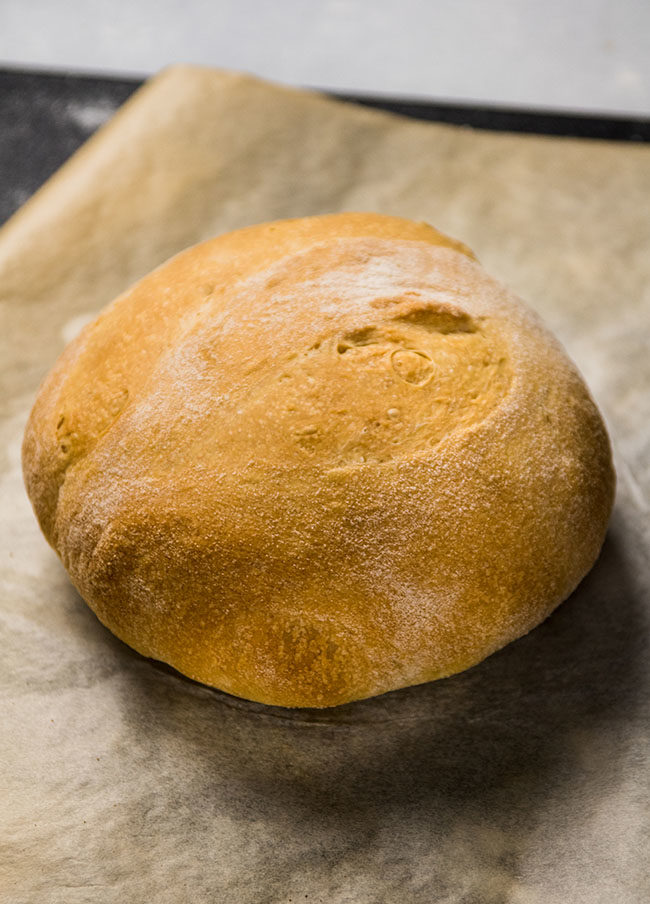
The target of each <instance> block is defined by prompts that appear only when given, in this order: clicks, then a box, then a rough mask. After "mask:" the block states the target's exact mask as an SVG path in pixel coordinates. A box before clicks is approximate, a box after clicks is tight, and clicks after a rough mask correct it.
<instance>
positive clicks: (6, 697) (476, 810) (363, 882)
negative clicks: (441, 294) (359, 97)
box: [0, 67, 650, 904]
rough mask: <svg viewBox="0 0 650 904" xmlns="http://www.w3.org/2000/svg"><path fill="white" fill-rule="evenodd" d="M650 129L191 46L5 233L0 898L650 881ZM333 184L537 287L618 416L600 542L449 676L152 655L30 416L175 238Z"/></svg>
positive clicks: (575, 893)
mask: <svg viewBox="0 0 650 904" xmlns="http://www.w3.org/2000/svg"><path fill="white" fill-rule="evenodd" d="M649 203H650V148H648V147H643V146H633V145H622V144H607V143H598V142H587V141H576V140H565V139H547V138H541V137H530V136H512V135H508V134H492V133H487V132H480V133H479V132H472V131H469V130H465V129H461V128H456V127H449V126H443V125H432V124H423V123H417V122H413V121H407V120H402V119H399V118H397V117H393V116H391V115H388V114H381V113H377V112H371V111H368V110H362V109H360V108H356V107H352V106H346V105H343V104H339V103H336V102H333V101H330V100H326V99H324V98H322V97H319V96H316V95H313V94H308V93H300V92H293V91H290V90H286V89H281V88H278V87H273V86H270V85H268V84H265V83H263V82H260V81H257V80H255V79H252V78H249V77H243V76H240V75H234V74H229V73H224V72H219V71H214V70H209V69H200V68H189V67H177V68H172V69H169V70H167V71H165V72H164V73H162V74H161V75H159V76H158V77H157V78H155V79H153V80H152V81H151V82H150V83H149V84H148V85H147V86H145V87H144V88H143V89H142V90H141V91H140V92H139V93H137V94H136V95H135V96H134V97H133V98H132V99H131V100H130V101H129V102H128V103H127V105H126V107H125V108H123V110H121V111H120V112H119V113H118V115H117V116H116V117H115V118H114V120H113V121H112V122H111V123H110V124H109V125H108V126H107V127H105V128H104V129H103V130H101V131H100V132H99V133H98V134H97V135H96V136H94V137H93V138H92V139H91V140H90V141H89V142H88V144H87V145H86V146H85V147H84V148H83V149H82V150H81V151H80V152H79V153H78V154H77V155H76V156H75V157H74V158H73V159H72V160H71V161H70V162H69V163H68V164H67V165H66V166H65V167H64V168H63V169H62V170H61V171H60V172H59V173H58V174H57V175H56V176H55V177H54V178H53V179H52V180H51V181H50V182H49V183H48V184H46V186H45V187H44V188H43V189H42V190H41V191H40V192H39V193H38V194H37V195H36V196H35V197H34V198H33V199H32V200H31V201H30V202H29V203H28V204H27V205H26V207H25V208H24V209H23V210H22V211H21V212H19V214H18V215H16V216H15V217H14V218H13V220H11V221H9V223H8V224H7V225H6V226H5V227H4V229H3V230H2V231H0V296H1V300H2V302H3V311H4V313H3V318H4V319H3V321H2V329H1V331H0V332H1V335H0V341H1V342H2V359H1V363H2V379H3V387H4V388H3V391H2V404H3V407H4V409H5V410H4V420H3V426H2V431H3V432H2V437H1V445H0V454H1V455H2V456H3V458H2V486H1V499H2V516H1V518H0V530H1V533H2V542H1V547H0V548H1V550H2V573H1V578H2V598H1V599H2V609H1V612H0V618H1V620H2V656H1V657H0V673H1V681H2V692H1V693H2V698H1V705H2V715H1V718H2V722H1V736H0V757H1V764H2V803H1V812H0V826H1V828H0V843H1V845H2V853H1V857H2V866H1V867H0V869H1V872H0V899H1V900H2V901H3V902H4V901H7V902H11V904H23V902H30V904H31V902H39V904H43V902H56V904H59V902H61V904H80V902H93V904H94V902H102V904H104V902H106V904H112V902H116V904H117V902H119V904H123V902H156V904H167V902H169V904H179V902H207V901H209V902H225V904H229V902H233V904H234V902H236V904H247V902H251V904H253V902H254V904H260V902H290V901H292V902H298V901H309V902H328V904H339V902H340V904H343V902H384V901H385V902H427V904H431V902H466V904H469V902H480V904H486V902H487V904H489V902H494V904H500V902H508V904H510V902H513V904H514V902H517V904H519V902H521V904H523V902H526V904H528V902H544V904H554V902H557V904H560V902H561V904H565V902H568V901H571V902H574V904H579V902H589V904H594V902H603V904H613V902H625V904H630V902H642V901H643V902H645V901H647V900H648V897H649V896H650V883H649V881H648V866H647V862H648V835H649V820H648V802H649V795H648V791H649V787H648V739H649V736H650V718H649V715H650V714H649V712H648V709H649V708H648V690H649V688H650V668H649V661H650V631H649V624H648V623H649V608H650V606H649V599H650V596H649V593H650V563H649V560H648V549H649V547H650V542H649V540H650V538H649V533H650V530H649V518H650V504H649V502H648V498H649V495H648V494H649V490H650V426H649V425H650V392H649V389H650V348H649V345H648V343H649V340H650V330H649V328H648V327H649V321H650V294H649V287H650V241H649V240H650V214H649ZM337 210H376V211H381V212H385V213H392V214H400V215H404V216H407V217H412V218H414V219H425V220H428V221H430V222H431V223H433V224H434V225H436V226H438V227H439V228H441V229H443V230H444V231H446V232H449V233H451V234H452V235H456V236H458V237H460V238H462V239H463V240H464V241H466V242H467V243H468V244H470V245H471V246H472V247H473V248H474V250H475V251H476V253H477V254H478V256H479V258H480V259H481V260H482V262H483V263H484V265H485V266H486V268H487V269H488V270H489V271H490V272H492V273H493V274H494V275H495V276H497V277H499V278H501V279H502V280H504V281H505V282H507V283H509V284H510V285H511V286H512V287H514V289H515V290H516V291H518V292H519V293H520V294H521V295H522V296H523V297H524V298H526V299H527V300H528V301H529V302H530V303H531V304H532V305H533V306H534V307H536V308H537V309H538V310H539V312H540V313H541V314H542V316H543V317H544V318H545V319H546V321H547V323H548V324H549V325H550V327H551V328H552V329H553V330H554V331H555V332H556V333H557V334H558V335H559V337H560V338H561V339H562V341H563V342H564V343H565V345H566V346H567V348H568V350H569V352H570V353H571V355H572V356H573V357H574V359H575V360H576V361H577V363H578V364H579V366H580V367H581V369H582V370H583V372H584V374H585V376H586V378H587V380H588V382H589V384H590V386H591V387H592V390H593V392H594V395H595V396H596V398H597V400H598V402H599V404H600V405H601V408H602V410H603V411H604V414H605V416H606V419H607V420H608V423H609V426H610V430H611V434H612V437H613V442H614V445H615V452H616V463H617V469H618V474H619V489H618V500H617V505H616V509H615V514H614V517H613V520H612V524H611V529H610V531H609V534H608V539H607V541H606V543H605V547H604V550H603V553H602V556H601V558H600V560H599V562H598V563H597V565H596V567H595V568H594V570H593V571H592V573H591V574H590V575H589V576H588V577H587V578H586V580H585V581H584V582H583V584H582V585H581V586H580V588H579V589H578V590H577V591H576V593H575V594H574V595H573V597H572V598H571V599H570V600H569V601H568V602H567V603H565V604H564V605H563V606H561V607H560V609H559V610H558V611H557V612H556V613H555V614H554V615H553V616H552V617H551V618H550V619H549V620H548V621H547V622H546V623H545V624H544V625H543V626H541V627H540V628H538V629H537V630H535V631H534V632H533V633H532V634H530V635H529V636H528V637H526V638H524V639H523V640H521V641H518V642H517V643H515V644H513V645H511V646H510V647H508V648H506V649H505V650H503V651H502V652H501V653H499V654H497V655H495V656H493V657H491V658H490V659H488V660H487V661H486V662H484V663H483V664H481V665H480V666H478V667H476V668H474V669H472V670H470V671H468V672H466V673H464V674H462V675H459V676H457V677H454V678H451V679H448V680H445V681H440V682H436V683H433V684H429V685H424V686H421V687H416V688H411V689H407V690H404V691H399V692H396V693H393V694H389V695H386V696H384V697H380V698H376V699H374V700H370V701H367V702H363V703H358V704H352V705H348V706H344V707H341V708H338V709H335V710H330V711H324V712H309V711H307V712H304V711H303V712H300V711H288V710H281V709H273V708H270V707H265V706H261V705H256V704H251V703H247V702H245V701H240V700H237V699H234V698H232V697H228V696H227V695H225V694H220V693H218V692H215V691H211V690H209V689H207V688H203V687H201V686H199V685H196V684H193V683H192V682H190V681H188V680H185V679H183V678H182V677H180V676H178V675H177V674H175V673H174V672H172V671H171V670H170V669H167V668H165V667H163V666H161V665H158V664H155V663H152V662H150V661H148V660H145V659H143V658H141V657H140V656H138V655H137V654H136V653H134V652H133V651H131V650H130V649H128V648H127V647H125V646H124V645H122V644H121V643H120V642H119V641H118V640H116V639H115V638H114V637H113V636H112V635H111V634H109V632H108V631H107V630H105V629H104V628H103V627H102V626H101V625H100V624H99V622H98V621H97V620H96V619H95V617H94V616H93V615H92V613H91V612H90V610H88V609H87V608H86V606H85V605H84V604H83V602H82V601H81V600H80V598H79V597H78V595H77V594H76V593H75V591H74V590H73V588H72V587H71V585H70V584H69V582H68V580H67V578H66V574H65V572H64V570H63V568H62V566H61V565H60V564H59V562H58V560H57V558H56V556H55V554H54V553H53V552H52V551H51V550H50V549H49V547H48V546H47V545H46V543H45V541H44V540H43V538H42V537H41V535H40V533H39V531H38V527H37V525H36V521H35V519H34V517H33V515H32V512H31V509H30V506H29V503H28V501H27V499H26V497H25V494H24V491H23V488H22V481H21V476H20V467H19V450H20V441H21V435H22V430H23V426H24V422H25V419H26V415H27V411H28V408H29V406H30V405H31V403H32V401H33V398H34V394H35V391H36V388H37V385H38V382H39V380H40V379H41V378H42V377H43V375H44V374H45V373H46V371H47V370H48V369H49V368H50V366H51V365H52V363H53V361H54V359H55V357H56V356H57V355H58V353H59V352H60V351H61V349H62V347H63V345H64V342H65V341H66V340H68V339H69V338H71V336H72V335H73V334H74V333H75V332H76V331H77V330H78V329H79V328H80V326H81V324H82V323H83V322H84V321H85V320H86V319H87V318H89V317H91V316H92V315H94V314H95V313H96V312H97V311H98V309H99V308H100V307H101V306H102V305H103V304H104V303H106V302H108V301H109V300H111V298H112V297H113V296H114V295H115V294H116V293H118V292H119V291H121V290H122V289H123V288H125V287H126V286H127V285H128V284H129V283H130V282H132V281H133V280H134V279H135V278H136V277H138V276H140V275H141V274H143V273H145V272H146V271H148V270H149V269H151V268H152V267H153V266H155V265H156V264H158V263H159V262H161V261H162V260H164V259H165V258H166V257H167V256H168V255H170V254H171V253H173V252H175V251H177V250H179V249H181V248H182V247H184V246H186V245H188V244H190V243H192V242H194V241H196V240H199V239H201V238H203V237H207V236H210V235H213V234H215V233H218V232H220V231H223V230H226V229H232V228H235V227H238V226H243V225H246V224H250V223H254V222H258V221H262V220H268V219H272V218H276V217H285V216H302V215H306V214H314V213H321V212H329V211H337Z"/></svg>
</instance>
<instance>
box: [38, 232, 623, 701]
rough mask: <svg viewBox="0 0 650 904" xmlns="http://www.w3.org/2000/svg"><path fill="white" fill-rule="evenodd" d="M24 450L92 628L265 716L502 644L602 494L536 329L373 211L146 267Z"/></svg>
mask: <svg viewBox="0 0 650 904" xmlns="http://www.w3.org/2000/svg"><path fill="white" fill-rule="evenodd" d="M23 462H24V474H25V481H26V486H27V490H28V492H29V495H30V498H31V500H32V503H33V505H34V509H35V511H36V514H37V516H38V519H39V522H40V524H41V527H42V529H43V532H44V534H45V536H46V537H47V539H48V541H49V542H50V543H51V544H52V546H53V547H54V549H55V550H56V551H57V553H58V554H59V555H60V557H61V559H62V561H63V563H64V565H65V567H66V569H67V570H68V572H69V574H70V577H71V579H72V581H73V583H74V584H75V586H76V587H77V588H78V590H79V592H80V593H81V594H82V596H83V597H84V599H85V600H86V601H87V602H88V604H89V606H90V607H91V608H92V609H93V610H94V612H95V613H96V614H97V616H98V617H99V619H100V620H101V621H102V622H103V623H104V624H105V625H106V626H108V628H110V630H111V631H113V632H114V633H115V634H116V635H117V636H118V637H120V638H121V639H122V640H123V641H125V642H126V643H127V644H129V645H130V646H131V647H133V648H135V649H136V650H138V651H139V652H140V653H142V654H144V655H145V656H150V657H153V658H155V659H159V660H163V661H164V662H166V663H169V664H170V665H172V666H174V667H175V668H176V669H178V670H179V671H180V672H182V673H183V674H185V675H188V676H190V677H191V678H194V679H196V680H198V681H201V682H204V683H205V684H209V685H212V686H214V687H217V688H220V689H222V690H224V691H227V692H229V693H231V694H236V695H237V696H240V697H245V698H248V699H251V700H256V701H260V702H264V703H269V704H277V705H280V706H290V707H304V706H311V707H325V706H332V705H335V704H340V703H344V702H347V701H351V700H356V699H360V698H364V697H369V696H373V695H375V694H380V693H383V692H385V691H389V690H392V689H395V688H400V687H404V686H407V685H411V684H418V683H421V682H425V681H430V680H432V679H435V678H441V677H444V676H448V675H451V674H453V673H455V672H458V671H460V670H462V669H466V668H468V667H469V666H472V665H474V664H475V663H478V662H479V661H480V660H482V659H483V658H484V657H486V656H488V655H489V654H490V653H492V652H493V651H495V650H497V649H499V648H500V647H502V646H503V645H504V644H507V643H508V642H509V641H512V640H514V639H515V638H517V637H520V636H521V635H523V634H525V633H526V632H527V631H529V630H530V629H531V628H533V627H534V626H535V625H537V624H539V622H541V621H542V620H543V619H544V618H546V616H547V615H548V614H549V613H550V612H551V611H552V610H553V609H554V608H555V607H556V606H557V605H558V604H559V603H560V602H561V601H562V600H564V599H565V598H566V597H567V596H568V594H570V593H571V591H572V590H573V589H574V587H575V586H576V585H577V583H578V582H579V581H580V580H581V578H582V577H583V576H584V575H585V573H586V572H587V571H588V569H589V568H590V567H591V565H592V564H593V562H594V560H595V559H596V556H597V555H598V551H599V549H600V547H601V544H602V541H603V537H604V533H605V529H606V525H607V521H608V517H609V514H610V510H611V506H612V499H613V492H614V473H613V468H612V462H611V454H610V447H609V441H608V438H607V434H606V431H605V428H604V426H603V422H602V420H601V417H600V415H599V413H598V410H597V408H596V406H595V405H594V402H593V401H592V399H591V397H590V395H589V392H588V390H587V388H586V387H585V384H584V382H583V381H582V379H581V377H580V375H579V374H578V372H577V370H576V368H575V367H574V365H573V364H572V363H571V361H570V360H569V359H568V358H567V356H566V354H565V352H564V351H563V350H562V348H561V346H560V345H559V343H558V342H557V341H556V340H555V339H554V338H553V337H552V336H551V335H550V334H549V332H548V331H547V330H546V329H545V328H544V326H543V325H542V323H541V322H540V320H539V319H538V317H537V316H536V315H535V314H533V313H532V312H531V311H530V310H529V309H528V308H526V307H525V306H524V305H523V303H522V302H520V301H519V300H518V299H517V298H515V297H513V295H512V294H511V293H510V292H509V291H508V290H507V289H506V288H504V287H503V286H502V285H500V284H499V283H497V282H495V280H493V279H491V278H490V277H489V276H488V275H487V274H486V273H485V272H484V271H483V269H482V268H481V267H480V265H479V264H478V263H477V261H476V259H475V257H474V255H473V254H472V252H471V251H469V249H468V248H466V247H465V246H464V245H462V244H460V243H459V242H457V241H454V240H452V239H449V238H447V237H446V236H444V235H442V234H441V233H439V232H437V231H436V230H435V229H433V228H431V227H430V226H427V225H425V224H422V223H413V222H409V221H407V220H402V219H398V218H393V217H385V216H378V215H374V214H340V215H332V216H323V217H313V218H305V219H298V220H287V221H280V222H275V223H268V224H265V225H261V226H255V227H251V228H248V229H243V230H240V231H238V232H233V233H230V234H228V235H223V236H220V237H218V238H215V239H213V240H211V241H207V242H204V243H202V244H200V245H197V246H195V247H193V248H190V249H188V250H187V251H184V252H183V253H181V254H179V255H177V256H176V257H174V258H173V259H172V260H170V261H168V262H167V263H166V264H164V265H163V266H161V267H160V268H158V269H157V270H155V271H154V272H153V273H151V274H150V275H149V276H147V277H145V278H144V279H143V280H141V281H140V282H139V283H138V284H137V285H135V286H134V287H133V288H131V289H130V290H129V291H127V292H126V293H125V294H124V295H122V296H121V297H119V298H118V299H117V300H116V301H114V302H113V303H112V304H111V305H109V306H108V307H107V308H106V309H105V311H104V312H103V313H102V314H101V315H100V316H99V317H98V318H97V319H96V320H95V321H94V322H93V323H92V324H90V325H89V326H87V327H86V328H85V329H84V330H83V331H82V333H81V334H80V336H79V337H78V338H77V339H76V340H75V341H73V342H72V343H71V344H70V345H69V346H68V348H67V349H66V350H65V352H64V353H63V355H62V356H61V358H60V359H59V361H58V362H57V364H56V366H55V367H54V369H53V370H52V372H51V373H50V374H49V376H48V377H47V378H46V380H45V381H44V383H43V385H42V387H41V389H40V391H39V394H38V397H37V399H36V403H35V405H34V408H33V411H32V413H31V417H30V419H29V423H28V425H27V429H26V433H25V440H24V446H23Z"/></svg>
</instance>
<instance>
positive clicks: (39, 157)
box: [0, 69, 650, 223]
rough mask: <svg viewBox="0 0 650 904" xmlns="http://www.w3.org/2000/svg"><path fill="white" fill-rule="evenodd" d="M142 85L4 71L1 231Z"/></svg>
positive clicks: (531, 117) (527, 128)
mask: <svg viewBox="0 0 650 904" xmlns="http://www.w3.org/2000/svg"><path fill="white" fill-rule="evenodd" d="M141 84H142V81H141V80H140V79H135V78H113V77H107V76H88V75H79V74H78V73H74V74H73V73H66V72H60V73H49V72H33V71H24V70H18V69H0V223H3V222H4V221H5V220H6V219H8V217H10V216H11V214H12V213H13V212H14V211H15V210H17V209H18V207H20V205H21V204H23V203H24V202H25V201H26V200H27V198H29V196H30V195H31V194H33V193H34V192H35V191H36V189H37V188H38V187H39V186H40V185H42V183H43V182H45V180H46V179H47V178H48V177H49V176H51V175H52V173H53V172H54V171H55V170H56V169H58V167H59V166H61V164H62V163H63V162H64V161H65V160H66V159H67V158H68V157H69V156H70V155H71V154H72V153H73V152H74V151H76V149H77V148H78V147H79V146H80V145H81V144H83V142H84V141H85V140H86V139H87V138H88V137H89V136H90V135H91V134H92V133H93V132H94V131H95V130H96V129H97V128H99V126H100V125H101V124H102V123H103V122H105V121H106V120H107V119H109V118H110V117H111V116H112V114H113V113H114V112H115V111H116V110H117V108H118V107H119V106H120V105H121V104H122V103H124V101H125V100H126V99H127V98H128V97H129V96H130V95H131V94H132V93H133V92H134V91H135V89H136V88H138V87H139V86H140V85H141ZM335 96H337V97H339V98H341V99H343V100H346V101H350V102H353V103H358V104H363V105H364V106H368V107H375V108H377V109H381V110H390V111H392V112H394V113H399V114H401V115H403V116H411V117H414V118H415V119H424V120H429V121H434V122H446V123H453V124H454V125H461V126H466V127H469V128H475V129H496V130H501V131H509V132H532V133H537V134H543V135H564V136H574V137H579V138H602V139H609V140H615V141H641V142H648V141H650V119H635V118H629V117H604V116H584V115H582V114H574V113H571V114H569V113H556V112H549V111H536V112H534V111H528V110H514V109H506V108H503V107H491V106H490V107H483V106H472V105H465V104H450V103H443V102H440V101H430V102H429V101H426V102H425V101H412V100H400V99H396V98H387V97H367V96H363V97H361V96H358V95H354V94H346V95H343V94H337V95H335Z"/></svg>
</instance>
